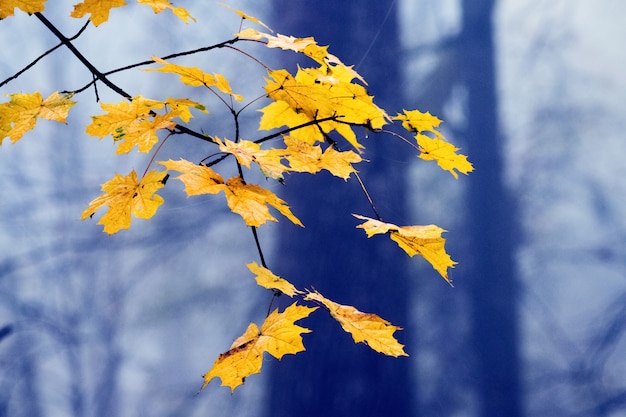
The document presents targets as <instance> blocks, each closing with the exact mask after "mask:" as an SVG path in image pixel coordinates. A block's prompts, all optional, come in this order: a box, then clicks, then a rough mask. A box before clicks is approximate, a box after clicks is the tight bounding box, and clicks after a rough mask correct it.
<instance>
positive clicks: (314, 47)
mask: <svg viewBox="0 0 626 417" xmlns="http://www.w3.org/2000/svg"><path fill="white" fill-rule="evenodd" d="M235 36H236V37H238V38H242V39H266V40H267V43H266V46H267V47H268V48H280V49H283V50H286V51H294V52H299V53H302V54H304V55H306V56H308V57H309V58H311V59H313V60H314V61H315V62H317V63H319V64H322V65H323V66H324V71H326V72H332V71H333V69H334V68H335V65H336V66H338V67H342V68H344V69H345V71H347V72H349V73H350V75H351V76H352V78H356V79H358V80H359V81H361V82H362V83H363V84H365V85H367V83H366V82H365V80H364V79H363V77H361V76H360V75H359V73H358V72H356V71H355V70H354V69H353V68H352V67H351V66H350V67H348V66H346V65H344V64H343V63H342V62H341V60H339V58H337V57H336V56H335V55H332V54H330V53H328V46H320V45H318V44H317V42H316V41H315V39H314V38H313V37H311V36H309V37H307V38H296V37H293V36H286V35H281V34H280V33H279V34H277V35H276V36H274V35H270V34H268V33H263V32H259V31H258V30H256V29H251V28H247V29H244V30H242V31H241V32H239V33H236V34H235Z"/></svg>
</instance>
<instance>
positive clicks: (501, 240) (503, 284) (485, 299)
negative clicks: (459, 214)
mask: <svg viewBox="0 0 626 417" xmlns="http://www.w3.org/2000/svg"><path fill="white" fill-rule="evenodd" d="M494 3H495V2H494V0H478V1H477V0H463V2H462V9H463V30H462V32H461V34H460V37H459V63H460V65H461V68H460V69H461V70H462V76H463V77H464V78H463V83H464V85H465V87H466V91H467V93H468V94H467V97H468V103H467V109H468V115H467V121H468V122H467V123H468V124H467V130H466V132H465V134H466V140H467V142H468V143H469V148H470V152H469V157H470V159H471V161H472V162H473V163H474V166H475V167H476V170H475V172H473V173H472V174H471V175H470V177H469V179H468V180H469V188H468V191H467V198H468V202H469V204H468V207H467V223H468V232H469V233H468V234H469V239H470V240H471V241H470V244H469V255H470V256H469V260H470V268H469V271H470V273H469V276H468V282H467V284H466V286H467V288H468V290H469V291H470V299H471V303H472V322H473V331H472V335H473V340H472V344H473V351H474V353H475V359H476V371H477V375H476V377H477V387H478V393H479V397H480V400H481V416H483V417H501V416H507V417H516V416H521V415H522V414H523V413H522V406H521V400H520V397H521V388H520V380H519V375H520V363H519V335H518V332H519V329H518V316H517V294H518V282H517V278H516V271H515V262H514V252H515V239H516V238H517V232H518V228H517V225H516V216H515V214H514V213H515V207H514V204H513V203H512V198H511V196H510V194H509V192H508V190H507V189H506V188H505V186H504V184H503V178H504V169H503V156H502V148H503V146H502V140H501V139H502V138H501V136H500V133H499V126H498V113H497V111H498V100H497V92H496V72H495V66H494V57H495V51H494V39H493V10H494Z"/></svg>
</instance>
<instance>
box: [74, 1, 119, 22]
mask: <svg viewBox="0 0 626 417" xmlns="http://www.w3.org/2000/svg"><path fill="white" fill-rule="evenodd" d="M125 5H126V2H125V1H124V0H84V1H83V2H82V3H79V4H76V5H74V10H73V11H72V13H71V14H70V16H72V17H76V18H81V17H83V16H85V15H86V14H90V15H91V16H90V17H89V20H91V23H93V24H94V26H98V25H100V24H102V23H104V22H106V21H107V20H109V12H110V11H111V9H113V8H115V7H122V6H125Z"/></svg>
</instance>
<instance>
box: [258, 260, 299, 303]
mask: <svg viewBox="0 0 626 417" xmlns="http://www.w3.org/2000/svg"><path fill="white" fill-rule="evenodd" d="M246 266H247V267H248V269H249V270H250V272H252V273H253V274H256V283H257V284H259V285H260V286H261V287H263V288H267V289H270V290H279V291H280V292H282V293H283V294H287V295H288V296H289V297H293V296H294V295H297V294H302V291H298V289H296V287H294V286H293V284H292V283H291V282H289V281H287V280H286V279H284V278H281V277H279V276H278V275H274V273H273V272H272V271H270V270H269V269H267V268H264V267H262V266H260V265H259V264H257V263H256V262H252V263H249V264H248V265H246Z"/></svg>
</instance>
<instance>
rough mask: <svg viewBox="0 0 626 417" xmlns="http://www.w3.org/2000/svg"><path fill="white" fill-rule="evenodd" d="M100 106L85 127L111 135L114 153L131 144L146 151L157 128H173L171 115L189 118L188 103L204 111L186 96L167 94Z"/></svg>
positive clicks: (155, 137) (90, 131)
mask: <svg viewBox="0 0 626 417" xmlns="http://www.w3.org/2000/svg"><path fill="white" fill-rule="evenodd" d="M100 106H101V107H102V110H105V111H106V112H107V113H106V114H103V115H100V116H92V118H91V119H92V122H91V124H89V125H88V126H87V128H86V129H85V131H86V132H87V133H88V134H90V135H92V136H97V137H99V138H100V139H102V138H103V137H105V136H107V135H111V137H112V138H113V140H114V141H115V142H118V147H117V150H116V153H117V154H125V153H128V152H130V151H131V150H132V149H133V148H134V147H135V146H137V147H138V150H139V152H149V151H150V150H151V149H152V147H153V146H154V145H155V144H156V143H157V142H158V141H159V137H158V135H157V131H158V130H160V129H173V128H174V127H175V126H176V123H175V122H174V121H173V119H175V118H180V119H182V120H184V121H186V122H187V121H189V119H190V118H191V117H192V115H191V112H190V110H189V107H193V108H195V109H197V110H200V111H203V112H205V113H206V108H205V107H204V106H203V105H201V104H199V103H196V102H194V101H191V100H189V99H173V98H168V99H167V100H166V101H157V100H150V99H147V98H144V97H143V96H137V97H134V98H133V99H132V101H131V102H128V101H126V100H122V101H121V102H119V103H117V104H107V103H101V104H100ZM165 106H168V108H169V109H170V110H169V111H167V112H166V113H164V114H158V113H156V110H159V109H162V108H164V107H165Z"/></svg>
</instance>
